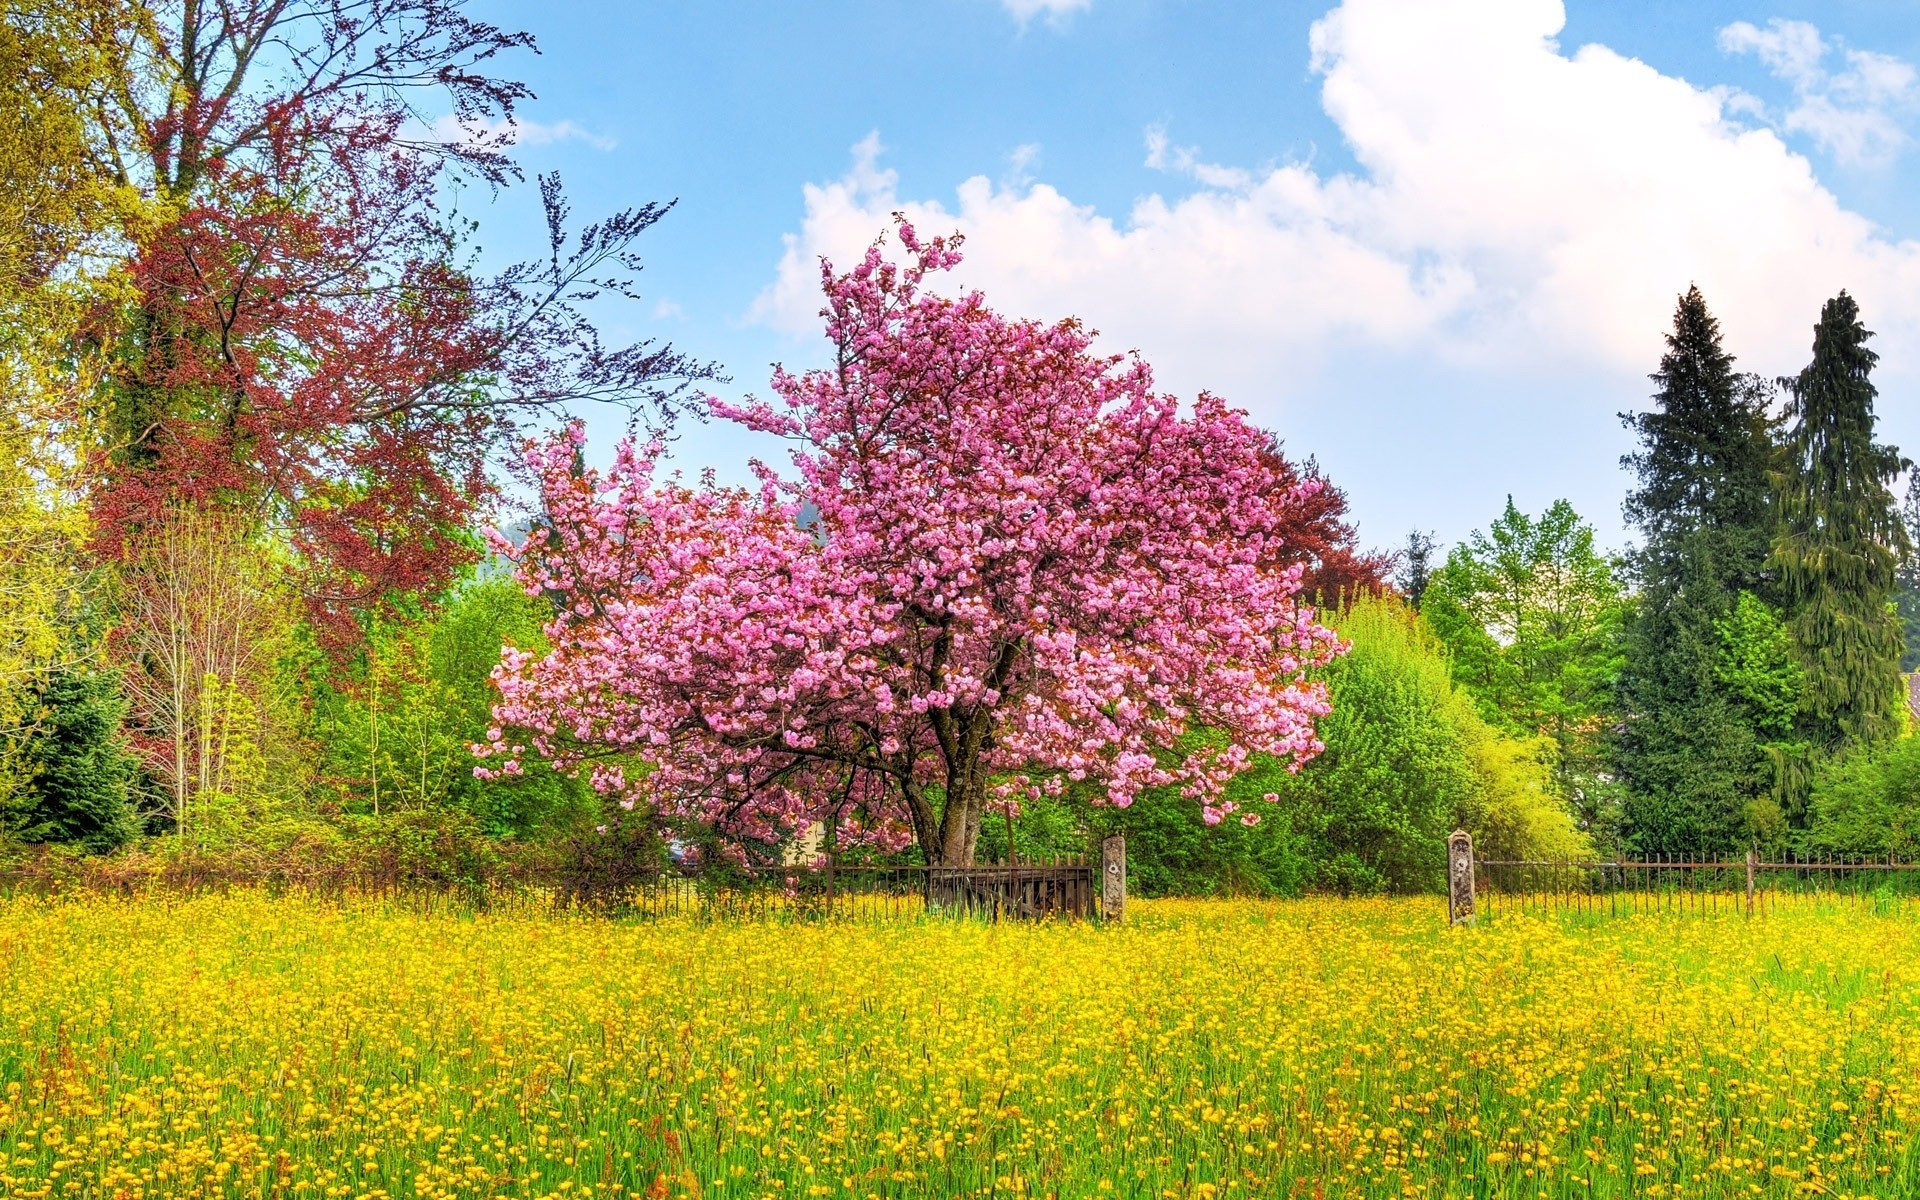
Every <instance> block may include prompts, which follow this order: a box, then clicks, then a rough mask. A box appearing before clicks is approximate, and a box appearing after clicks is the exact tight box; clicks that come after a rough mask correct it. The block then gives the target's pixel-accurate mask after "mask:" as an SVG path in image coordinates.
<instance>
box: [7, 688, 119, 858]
mask: <svg viewBox="0 0 1920 1200" xmlns="http://www.w3.org/2000/svg"><path fill="white" fill-rule="evenodd" d="M40 700H41V712H40V724H39V728H38V729H37V730H36V732H35V735H34V737H33V738H32V739H31V741H30V742H29V744H28V749H27V758H28V760H29V761H28V764H27V765H28V767H29V773H30V776H31V779H30V782H29V783H28V785H27V787H26V788H25V789H24V792H23V794H21V795H19V796H16V797H14V798H13V799H12V800H11V801H10V802H9V803H8V804H7V805H6V806H5V807H3V808H0V829H3V830H4V831H5V832H6V833H8V834H11V835H12V836H14V837H17V838H19V839H20V840H21V841H24V842H67V843H71V844H74V845H78V846H82V847H84V848H86V849H88V850H92V851H94V852H96V853H104V852H106V851H108V850H112V849H115V848H116V847H118V846H121V845H123V844H125V843H126V842H128V841H130V840H132V838H133V836H134V835H135V833H137V832H138V829H137V823H136V818H135V816H134V811H133V802H132V798H131V794H130V793H131V788H132V784H133V776H134V769H135V766H136V763H135V760H134V757H133V755H132V754H131V753H129V752H128V750H127V746H126V739H125V736H124V735H123V734H122V732H121V728H120V722H121V720H122V718H124V717H125V715H126V711H127V702H126V701H125V700H124V699H122V698H121V697H120V694H119V688H118V687H117V680H116V679H115V678H114V677H113V676H112V675H110V674H105V673H102V672H97V671H87V670H83V669H79V668H64V669H61V670H58V671H55V672H54V673H53V674H52V676H51V677H50V678H49V679H48V680H47V683H46V687H45V689H44V691H43V693H42V695H41V698H40Z"/></svg>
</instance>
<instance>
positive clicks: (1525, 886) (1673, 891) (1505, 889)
mask: <svg viewBox="0 0 1920 1200" xmlns="http://www.w3.org/2000/svg"><path fill="white" fill-rule="evenodd" d="M1471 861H1472V867H1471V877H1472V879H1473V893H1474V898H1475V899H1474V906H1473V907H1474V909H1475V910H1477V911H1478V910H1484V911H1492V912H1498V911H1501V910H1503V909H1562V910H1580V911H1592V912H1611V913H1620V912H1650V911H1680V912H1719V911H1723V910H1735V909H1738V910H1744V911H1745V912H1746V913H1748V914H1754V913H1759V912H1764V911H1765V910H1766V909H1767V907H1768V906H1769V905H1771V904H1773V903H1775V902H1776V901H1778V900H1780V899H1781V898H1783V897H1796V898H1797V897H1807V896H1821V897H1828V898H1832V899H1840V900H1849V901H1854V902H1858V903H1863V904H1864V903H1868V902H1880V901H1884V900H1887V899H1889V898H1915V899H1920V863H1914V862H1900V861H1896V860H1893V859H1885V860H1881V859H1869V858H1848V857H1818V856H1800V855H1787V856H1784V857H1775V858H1761V857H1760V856H1759V855H1757V854H1755V855H1749V856H1748V857H1746V858H1740V859H1730V858H1704V857H1703V858H1694V857H1687V856H1678V855H1676V856H1671V857H1664V856H1654V857H1649V858H1640V859H1614V860H1611V861H1603V860H1571V859H1569V860H1549V859H1539V860H1533V859H1512V860H1502V859H1480V858H1474V859H1472V860H1471Z"/></svg>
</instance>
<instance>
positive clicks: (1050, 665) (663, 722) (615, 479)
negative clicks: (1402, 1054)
mask: <svg viewBox="0 0 1920 1200" xmlns="http://www.w3.org/2000/svg"><path fill="white" fill-rule="evenodd" d="M899 233H900V240H901V243H902V245H903V246H904V247H905V249H906V250H907V252H908V254H909V255H910V258H909V261H908V262H907V264H906V265H905V266H904V267H902V266H899V265H896V264H894V263H892V262H889V261H888V260H887V259H885V258H884V257H883V256H882V254H881V250H880V246H879V245H878V244H876V245H875V246H874V247H873V248H872V249H871V250H870V251H869V252H868V254H867V257H866V258H865V260H864V261H863V262H862V263H861V264H860V265H859V266H857V267H856V268H855V269H854V270H852V271H851V272H849V273H847V274H845V275H840V276H834V275H832V274H831V273H830V268H828V267H825V266H823V268H822V269H823V273H825V274H824V279H825V285H826V292H827V308H826V313H827V334H828V337H829V340H830V341H831V343H832V346H833V351H834V364H835V365H834V366H833V367H832V368H831V369H828V370H823V371H815V372H809V373H807V374H805V375H799V376H794V375H789V374H787V373H785V372H784V371H782V372H777V373H776V375H775V377H774V388H775V390H776V391H777V392H778V393H779V394H780V396H781V398H782V400H783V401H784V411H780V410H776V409H774V408H773V407H772V406H770V405H764V404H755V405H751V406H748V407H745V408H733V407H730V406H724V405H717V406H716V407H717V408H718V410H719V411H720V412H721V413H722V414H723V415H728V416H731V417H733V418H734V419H737V420H740V421H742V422H743V423H745V424H747V425H748V426H750V427H752V428H755V429H759V430H763V431H766V432H770V433H773V434H776V435H779V436H783V437H787V438H791V439H793V440H794V442H795V443H796V447H797V448H796V450H795V452H794V465H795V467H796V469H797V474H798V479H797V480H793V481H782V480H780V479H778V478H777V477H776V476H774V475H773V474H772V472H771V470H770V469H766V468H763V469H762V477H763V484H762V487H761V488H760V490H759V491H758V492H754V493H749V492H739V491H727V490H721V489H716V488H712V487H701V488H699V489H690V488H686V487H684V486H680V485H677V484H670V485H668V486H665V487H656V486H655V485H654V483H653V479H652V462H651V461H650V458H649V457H648V456H647V455H645V454H644V453H642V452H639V451H636V450H635V449H634V448H632V447H631V446H623V447H622V449H621V450H620V452H619V454H618V457H617V459H616V463H615V466H614V467H613V469H612V471H611V472H610V473H608V474H607V475H606V476H605V477H604V478H603V477H601V476H600V475H599V474H598V473H596V472H590V471H587V472H583V471H580V470H578V469H577V463H576V456H577V454H578V452H579V444H580V443H579V434H578V432H577V431H576V432H575V433H574V435H573V436H572V437H569V438H564V439H561V440H559V441H557V442H555V443H553V444H550V445H548V446H546V447H545V448H543V449H541V450H539V451H537V452H536V455H535V465H536V467H537V468H538V471H539V474H540V478H541V483H542V499H543V505H544V509H545V522H544V523H543V525H542V526H541V527H538V528H536V529H535V530H534V532H533V534H532V535H531V536H530V537H529V538H528V539H527V542H526V545H525V547H524V548H522V549H521V550H520V551H518V552H517V556H518V558H519V560H520V564H521V578H522V580H523V582H524V583H525V584H526V586H527V587H528V588H530V589H533V590H536V591H540V592H546V593H550V594H552V595H553V596H554V597H555V598H556V601H557V603H556V611H557V613H558V614H559V615H558V617H557V618H556V620H555V621H554V623H553V624H552V626H551V627H550V632H551V634H552V637H553V642H554V649H553V651H552V652H551V653H549V654H547V655H545V656H544V657H540V658H537V659H536V658H534V657H533V656H531V655H529V654H526V653H524V652H516V653H513V654H510V655H509V656H508V659H507V661H506V663H505V664H504V665H503V669H502V672H501V678H500V683H501V692H502V701H501V704H500V707H499V709H498V710H497V717H498V724H499V726H501V727H502V728H501V729H499V730H498V731H496V732H495V736H494V737H493V738H492V739H491V741H492V744H493V748H494V753H495V754H497V755H499V756H500V757H501V758H503V759H505V760H506V761H505V764H504V769H507V770H514V769H517V768H518V763H519V761H520V758H521V757H522V753H523V752H522V750H521V749H520V747H521V746H522V745H525V746H527V747H529V748H530V749H531V750H532V751H533V752H535V753H538V754H540V755H543V756H546V757H550V758H554V759H556V760H557V761H558V762H559V763H560V764H561V765H563V766H565V767H570V768H571V767H577V766H580V765H583V764H585V763H587V762H588V761H589V760H590V758H591V757H592V756H594V755H596V754H609V753H611V754H628V753H636V754H644V755H645V756H646V758H647V760H648V761H649V763H650V764H651V765H652V768H653V769H652V770H651V771H649V772H648V773H647V774H646V775H645V776H644V777H638V778H636V777H634V776H633V775H631V774H626V773H619V772H614V771H602V772H599V773H598V776H597V780H596V782H597V783H598V784H599V785H600V786H601V787H602V788H603V789H606V790H610V791H616V792H621V793H624V794H625V796H626V798H627V799H628V800H629V801H630V802H634V803H642V802H644V803H647V804H651V805H655V806H657V807H658V808H659V809H661V810H663V811H665V812H667V813H669V814H672V815H680V816H687V817H691V818H697V819H699V820H702V821H704V822H706V823H708V824H710V825H713V826H715V827H718V828H720V829H722V830H724V831H725V832H727V833H728V834H729V835H731V836H732V837H734V838H735V839H737V840H738V841H740V842H742V843H746V842H761V843H765V842H771V841H775V840H777V839H779V838H781V837H783V836H785V835H788V834H790V833H792V832H793V831H796V830H798V829H801V828H805V827H806V826H807V825H809V824H811V823H812V822H815V821H826V822H827V823H828V824H829V827H830V829H832V830H833V831H834V833H835V836H836V838H837V839H839V840H842V841H846V840H853V839H854V838H858V837H865V838H870V839H873V840H877V841H880V842H883V843H886V842H894V843H901V842H913V843H917V844H918V846H919V848H920V850H921V852H922V853H923V854H924V855H925V856H926V858H927V860H928V861H929V862H934V863H949V864H965V863H969V862H971V861H973V858H974V855H975V852H976V848H977V846H978V842H979V836H980V826H981V822H982V819H983V817H984V815H985V813H986V810H987V803H988V800H989V798H990V796H993V795H998V796H999V797H1000V799H1001V800H1002V801H1017V800H1018V798H1019V797H1020V796H1022V795H1026V796H1034V795H1040V794H1045V793H1047V792H1049V791H1056V790H1063V789H1064V788H1065V787H1066V786H1067V785H1068V784H1069V783H1073V782H1079V781H1082V780H1089V779H1090V780H1095V781H1098V783H1100V784H1102V785H1104V790H1103V792H1102V793H1101V794H1100V796H1099V799H1100V800H1101V801H1102V802H1105V803H1112V804H1116V805H1121V806H1124V805H1126V804H1128V803H1130V802H1131V801H1132V800H1133V798H1134V797H1135V796H1136V795H1138V793H1139V792H1140V790H1141V789H1142V788H1146V787H1156V786H1165V785H1178V786H1179V787H1180V788H1181V789H1182V791H1183V792H1184V793H1185V794H1186V796H1187V797H1188V798H1189V799H1190V800H1192V801H1196V802H1197V803H1198V805H1199V806H1200V807H1201V811H1202V813H1203V814H1204V815H1205V816H1206V817H1207V818H1208V819H1209V820H1211V821H1219V820H1221V819H1223V818H1224V817H1226V816H1227V815H1228V814H1230V813H1231V812H1232V811H1233V810H1234V808H1235V807H1236V805H1235V803H1234V802H1233V801H1232V800H1230V799H1228V798H1226V797H1224V796H1223V795H1222V791H1223V789H1224V787H1225V785H1226V783H1227V781H1228V780H1230V779H1231V778H1232V777H1233V776H1234V775H1236V774H1238V773H1239V772H1240V771H1241V770H1242V769H1243V768H1244V767H1245V766H1246V765H1247V762H1248V761H1249V756H1251V755H1252V754H1254V753H1267V754H1271V755H1273V756H1275V757H1276V758H1279V759H1281V760H1283V761H1292V762H1299V761H1304V760H1305V759H1307V758H1310V757H1311V756H1312V755H1313V753H1314V752H1315V751H1317V750H1318V749H1319V743H1318V741H1317V740H1316V739H1315V737H1314V734H1313V719H1314V717H1315V716H1317V715H1318V714H1320V713H1322V712H1324V711H1325V704H1324V691H1323V688H1322V687H1321V686H1320V685H1317V684H1312V683H1309V682H1307V681H1305V680H1304V679H1303V678H1302V673H1303V672H1304V671H1305V670H1306V669H1307V668H1309V667H1311V666H1313V665H1315V664H1317V663H1319V662H1321V661H1324V660H1325V659H1326V658H1327V657H1328V656H1329V655H1330V654H1331V653H1332V651H1333V639H1332V635H1331V634H1330V633H1328V631H1326V630H1325V629H1323V628H1321V627H1320V626H1319V625H1317V624H1315V623H1314V621H1313V620H1312V617H1311V614H1310V613H1309V612H1307V611H1305V610H1303V609H1301V608H1300V607H1299V606H1298V605H1297V604H1296V602H1295V594H1296V593H1297V591H1298V588H1299V578H1300V575H1301V568H1300V567H1298V566H1295V567H1290V568H1284V569H1282V568H1278V567H1277V566H1275V565H1274V562H1273V560H1274V558H1275V556H1276V554H1277V553H1278V552H1279V551H1280V550H1281V549H1282V547H1281V545H1280V532H1281V530H1282V529H1283V528H1284V527H1285V525H1286V523H1287V521H1288V519H1289V516H1290V513H1289V509H1290V507H1291V505H1292V503H1293V502H1294V501H1295V499H1296V496H1297V492H1289V491H1286V490H1283V489H1281V488H1280V487H1279V486H1278V481H1277V480H1276V478H1275V476H1274V472H1273V470H1272V468H1271V467H1270V465H1269V462H1268V459H1267V458H1266V457H1265V453H1266V451H1267V449H1268V440H1267V438H1266V437H1265V435H1263V434H1262V433H1261V432H1260V431H1258V430H1256V429H1254V428H1253V427H1251V426H1249V425H1248V424H1247V423H1246V422H1245V420H1244V419H1243V418H1242V416H1241V415H1240V414H1239V413H1237V412H1235V411H1233V410H1231V409H1229V408H1227V407H1226V406H1225V405H1224V404H1222V403H1221V402H1220V401H1219V400H1217V399H1215V398H1213V397H1210V396H1205V395H1202V396H1201V397H1199V398H1198V399H1197V400H1196V401H1194V402H1193V405H1192V407H1191V414H1190V415H1183V414H1182V406H1181V405H1180V404H1179V403H1178V402H1177V401H1176V400H1175V399H1174V398H1172V397H1170V396H1164V395H1159V394H1156V393H1154V391H1153V390H1152V379H1151V375H1150V373H1149V371H1148V369H1147V368H1146V366H1145V365H1144V364H1143V363H1140V362H1139V361H1137V360H1134V361H1128V360H1125V359H1120V358H1100V357H1096V356H1094V355H1093V354H1092V353H1091V352H1090V351H1089V348H1088V347H1089V341H1090V335H1089V334H1088V333H1087V332H1086V331H1085V330H1083V329H1081V328H1080V326H1079V325H1078V324H1077V323H1075V322H1073V321H1064V322H1061V323H1059V324H1056V325H1051V326H1043V325H1040V324H1037V323H1033V322H1016V321H1010V320H1007V319H1006V318H1004V317H1002V316H1000V315H999V314H997V313H995V312H993V311H992V310H991V309H989V308H988V307H987V306H986V303H985V301H984V299H983V298H982V297H981V296H980V295H979V294H978V293H971V294H967V295H964V296H961V297H959V298H957V299H945V298H941V297H937V296H933V295H930V294H927V293H925V292H923V291H922V290H921V282H922V280H923V279H924V277H925V276H926V274H927V273H928V272H930V271H936V270H941V269H944V268H946V267H949V266H950V265H952V264H953V263H955V262H957V261H958V254H957V252H956V250H955V249H954V248H952V247H951V246H950V245H949V244H947V243H946V242H944V241H942V240H940V239H935V240H934V241H931V242H927V243H922V242H921V241H920V239H919V238H918V236H917V235H916V234H915V233H914V231H913V229H912V227H911V226H909V225H906V224H905V223H904V222H902V223H901V225H900V230H899ZM803 508H806V509H807V512H808V519H807V523H806V524H805V525H804V526H803V525H802V524H801V516H802V511H803ZM1194 728H1206V729H1210V730H1213V731H1215V732H1216V733H1217V734H1219V739H1218V742H1217V743H1216V744H1213V745H1211V746H1208V747H1204V748H1198V749H1196V751H1195V752H1192V753H1188V754H1186V755H1184V756H1182V757H1181V758H1180V759H1179V761H1178V762H1173V763H1169V762H1164V761H1163V760H1162V758H1161V756H1160V751H1161V750H1162V749H1163V748H1166V747H1171V746H1173V745H1175V744H1176V743H1177V742H1178V741H1179V739H1180V738H1181V737H1182V736H1183V735H1184V734H1185V733H1186V732H1187V731H1188V730H1189V729H1194ZM509 730H511V731H512V732H511V733H510V732H508V731H509ZM842 832H844V833H845V834H846V835H847V836H846V837H841V836H840V835H841V834H842Z"/></svg>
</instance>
